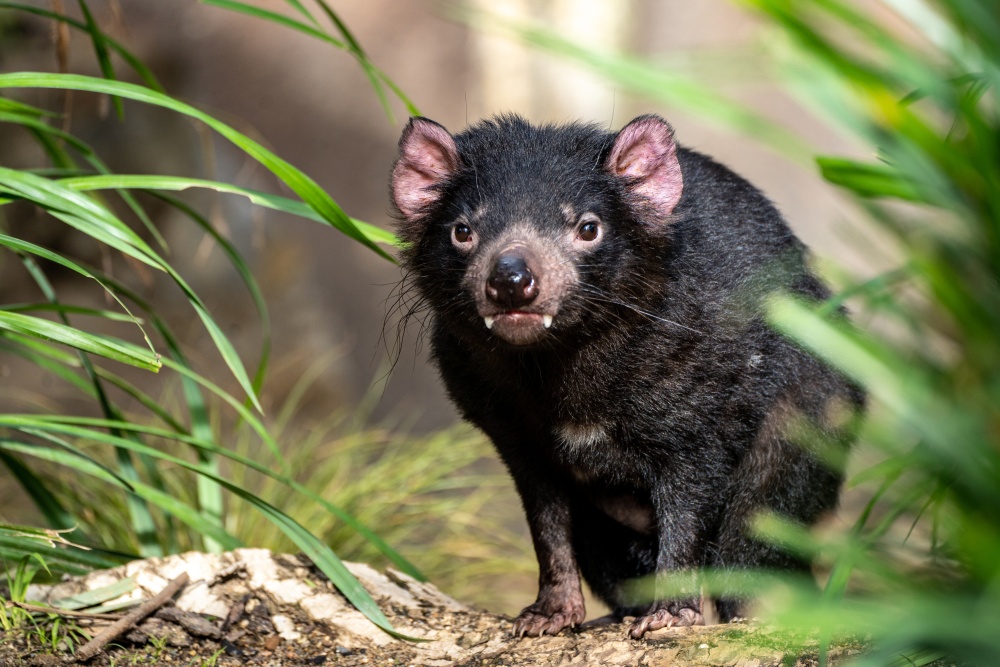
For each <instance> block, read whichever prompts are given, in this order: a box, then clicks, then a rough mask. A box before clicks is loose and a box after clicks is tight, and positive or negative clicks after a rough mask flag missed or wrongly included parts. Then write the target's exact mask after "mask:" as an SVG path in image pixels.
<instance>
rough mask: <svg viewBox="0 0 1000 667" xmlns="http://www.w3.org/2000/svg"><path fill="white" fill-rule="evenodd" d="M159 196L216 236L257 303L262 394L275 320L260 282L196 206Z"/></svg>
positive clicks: (256, 381)
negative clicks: (271, 315) (259, 284)
mask: <svg viewBox="0 0 1000 667" xmlns="http://www.w3.org/2000/svg"><path fill="white" fill-rule="evenodd" d="M155 194H156V196H157V197H159V198H160V199H161V200H163V201H165V202H167V203H168V204H170V205H171V206H173V207H174V208H175V209H177V210H178V211H180V212H181V213H183V214H184V215H186V216H187V217H188V218H189V219H191V220H192V221H194V223H195V224H196V225H198V226H199V227H200V228H201V229H202V231H204V232H205V233H206V234H208V235H209V236H211V237H212V240H214V241H215V243H216V244H217V245H218V246H219V248H220V249H221V250H222V253H223V254H224V255H225V256H226V258H227V259H228V260H229V263H230V264H232V266H233V268H234V269H236V273H237V274H238V275H239V277H240V280H242V281H243V284H244V285H245V286H246V288H247V292H249V294H250V298H251V300H252V301H253V304H254V308H255V309H256V310H257V318H258V321H259V322H260V329H261V349H260V355H259V357H258V361H257V371H256V372H255V373H254V377H253V382H252V385H253V388H254V391H255V392H256V393H260V391H261V389H262V388H263V385H264V378H265V376H266V374H267V364H268V360H269V358H270V356H271V317H270V314H269V313H268V309H267V303H266V302H265V301H264V295H263V293H261V291H260V287H259V286H258V285H257V280H256V279H255V278H254V277H253V272H252V271H250V267H249V266H247V263H246V262H245V261H244V260H243V257H242V256H241V255H240V253H239V251H238V250H237V249H236V247H235V246H234V245H233V244H232V243H230V242H229V240H228V239H226V238H225V237H224V236H222V234H220V233H219V232H218V230H217V229H215V226H214V225H212V223H211V222H209V221H208V220H207V219H206V218H205V217H204V216H202V215H201V214H199V213H198V212H197V211H196V210H194V209H193V208H192V207H190V206H188V205H187V204H185V203H184V202H182V201H181V200H179V199H177V198H176V197H171V196H169V195H164V194H162V193H155Z"/></svg>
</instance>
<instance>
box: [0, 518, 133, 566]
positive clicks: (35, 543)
mask: <svg viewBox="0 0 1000 667" xmlns="http://www.w3.org/2000/svg"><path fill="white" fill-rule="evenodd" d="M26 535H27V533H26V532H25V530H24V529H22V528H20V527H16V528H7V527H5V526H0V560H6V561H7V562H16V561H17V560H19V559H21V558H23V557H24V556H34V555H38V556H41V557H42V559H44V560H45V564H46V565H47V566H48V567H49V570H51V571H52V573H53V574H69V575H83V574H87V573H89V572H93V571H94V570H104V569H108V568H112V567H116V566H118V565H121V564H122V563H125V562H128V561H129V560H133V558H134V557H120V556H116V555H114V554H111V553H109V552H104V551H97V550H89V549H81V548H79V547H76V546H67V547H62V546H54V545H50V544H47V543H46V541H45V539H44V537H39V538H34V539H32V538H31V537H26Z"/></svg>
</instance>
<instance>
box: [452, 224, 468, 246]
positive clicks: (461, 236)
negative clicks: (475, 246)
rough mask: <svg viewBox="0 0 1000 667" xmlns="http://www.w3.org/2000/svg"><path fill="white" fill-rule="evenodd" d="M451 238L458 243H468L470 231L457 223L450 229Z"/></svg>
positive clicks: (464, 225) (465, 226)
mask: <svg viewBox="0 0 1000 667" xmlns="http://www.w3.org/2000/svg"><path fill="white" fill-rule="evenodd" d="M451 235H452V237H453V238H454V239H455V240H456V241H457V242H459V243H468V242H469V241H471V240H472V230H471V229H469V226H468V225H466V224H463V223H458V224H457V225H455V226H454V227H452V229H451Z"/></svg>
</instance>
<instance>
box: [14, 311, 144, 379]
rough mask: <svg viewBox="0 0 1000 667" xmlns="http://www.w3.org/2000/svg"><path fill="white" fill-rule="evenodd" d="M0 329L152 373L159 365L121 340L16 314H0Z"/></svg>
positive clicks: (141, 351) (142, 351)
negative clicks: (51, 342)
mask: <svg viewBox="0 0 1000 667" xmlns="http://www.w3.org/2000/svg"><path fill="white" fill-rule="evenodd" d="M0 329H5V330H7V331H13V332H15V333H19V334H23V335H25V336H32V337H34V338H41V339H42V340H52V341H56V342H58V343H62V344H63V345H68V346H70V347H73V348H76V349H78V350H83V351H84V352H90V353H92V354H96V355H98V356H101V357H105V358H107V359H111V360H113V361H120V362H121V363H124V364H129V365H132V366H136V367H138V368H143V369H145V370H149V371H153V372H154V373H155V372H157V371H159V370H160V367H161V366H162V365H163V364H162V363H161V362H160V359H159V355H157V354H155V353H148V352H146V351H144V350H140V349H139V348H136V347H134V346H132V345H128V344H126V343H125V342H124V341H118V340H116V339H112V338H110V337H106V336H97V335H94V334H91V333H87V332H85V331H81V330H80V329H75V328H73V327H68V326H66V325H65V324H59V323H57V322H51V321H49V320H43V319H40V318H37V317H30V316H28V315H22V314H20V313H11V312H3V311H0Z"/></svg>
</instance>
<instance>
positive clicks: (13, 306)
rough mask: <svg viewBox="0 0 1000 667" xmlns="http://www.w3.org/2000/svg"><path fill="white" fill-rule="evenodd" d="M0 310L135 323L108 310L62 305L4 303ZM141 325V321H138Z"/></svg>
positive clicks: (125, 316)
mask: <svg viewBox="0 0 1000 667" xmlns="http://www.w3.org/2000/svg"><path fill="white" fill-rule="evenodd" d="M0 310H6V311H7V312H10V313H32V312H37V311H42V312H55V313H62V314H63V315H87V316H89V317H99V318H101V319H103V320H110V321H112V322H129V323H132V322H136V321H137V320H136V319H135V318H134V317H132V316H130V315H122V314H121V313H115V312H112V311H110V310H99V309H97V308H85V307H83V306H67V305H65V304H62V303H6V304H0ZM140 323H141V321H140Z"/></svg>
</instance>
